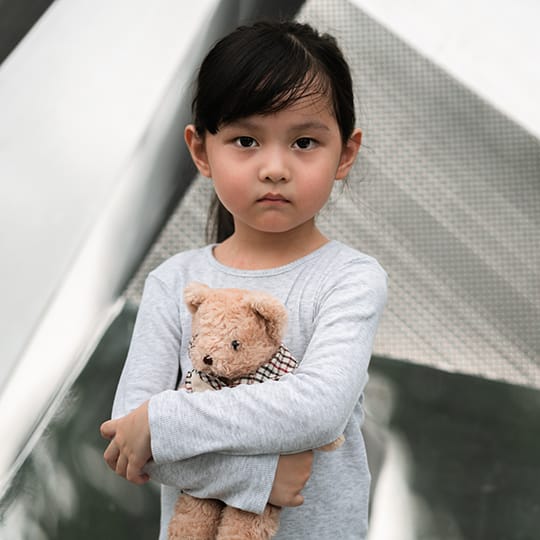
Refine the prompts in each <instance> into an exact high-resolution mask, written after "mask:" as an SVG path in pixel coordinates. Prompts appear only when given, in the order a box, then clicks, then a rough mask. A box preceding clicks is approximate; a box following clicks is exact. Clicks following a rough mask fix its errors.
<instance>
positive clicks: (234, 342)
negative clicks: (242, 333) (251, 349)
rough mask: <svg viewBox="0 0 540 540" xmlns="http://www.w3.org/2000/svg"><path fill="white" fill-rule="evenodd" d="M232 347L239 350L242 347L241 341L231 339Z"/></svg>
mask: <svg viewBox="0 0 540 540" xmlns="http://www.w3.org/2000/svg"><path fill="white" fill-rule="evenodd" d="M231 347H232V348H233V349H234V350H235V351H237V350H238V349H239V348H240V342H239V341H238V340H236V339H233V340H232V341H231Z"/></svg>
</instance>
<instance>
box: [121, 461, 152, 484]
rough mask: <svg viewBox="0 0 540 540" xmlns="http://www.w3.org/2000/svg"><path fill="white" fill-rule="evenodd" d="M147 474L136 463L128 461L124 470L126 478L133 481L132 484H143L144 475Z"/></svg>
mask: <svg viewBox="0 0 540 540" xmlns="http://www.w3.org/2000/svg"><path fill="white" fill-rule="evenodd" d="M145 476H148V475H146V473H144V472H143V471H142V469H141V467H139V466H138V465H137V464H135V463H132V462H130V463H128V466H127V470H126V478H127V479H128V480H129V481H130V482H133V483H134V484H144V483H145V481H144V477H145Z"/></svg>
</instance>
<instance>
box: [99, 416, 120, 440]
mask: <svg viewBox="0 0 540 540" xmlns="http://www.w3.org/2000/svg"><path fill="white" fill-rule="evenodd" d="M99 431H100V432H101V436H102V437H103V438H104V439H107V440H109V441H110V440H111V439H113V438H114V436H115V435H116V422H115V420H107V421H106V422H103V424H101V426H100V428H99Z"/></svg>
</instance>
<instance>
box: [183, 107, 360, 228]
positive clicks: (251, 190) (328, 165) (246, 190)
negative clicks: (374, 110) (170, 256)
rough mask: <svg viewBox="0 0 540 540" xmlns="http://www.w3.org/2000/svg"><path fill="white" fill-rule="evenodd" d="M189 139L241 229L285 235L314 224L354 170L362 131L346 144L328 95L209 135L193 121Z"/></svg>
mask: <svg viewBox="0 0 540 540" xmlns="http://www.w3.org/2000/svg"><path fill="white" fill-rule="evenodd" d="M185 137H186V142H187V144H188V147H189V148H190V151H191V154H192V157H193V160H194V162H195V164H196V166H197V168H198V169H199V171H200V172H201V174H203V175H204V176H207V177H209V178H212V180H213V182H214V188H215V190H216V193H217V196H218V197H219V199H220V200H221V202H222V203H223V205H224V206H225V208H227V209H228V210H229V212H231V214H232V215H233V217H234V222H235V229H236V230H237V231H238V230H240V229H242V228H248V229H251V230H255V231H259V232H261V233H283V232H288V231H291V230H293V229H297V228H302V227H306V226H308V227H309V226H312V225H313V220H314V218H315V215H316V214H317V213H318V212H319V210H321V208H322V207H323V206H324V204H325V203H326V202H327V200H328V198H329V196H330V192H331V190H332V186H333V184H334V181H335V180H341V179H343V178H345V177H346V176H347V174H348V172H349V171H350V169H351V166H352V164H353V162H354V159H355V157H356V154H357V152H358V149H359V147H360V141H361V132H360V130H355V132H354V133H353V135H352V137H351V138H350V139H349V141H347V143H346V144H345V145H344V144H343V142H342V140H341V135H340V131H339V126H338V124H337V122H336V120H335V118H334V115H333V114H332V110H331V107H330V105H329V103H328V100H327V99H326V98H323V97H319V98H318V99H317V98H314V97H309V98H303V99H301V100H299V101H297V102H296V103H294V104H293V105H291V106H290V107H288V108H285V109H283V110H281V111H278V112H277V113H273V114H268V115H253V116H249V117H247V118H242V119H239V120H236V121H234V122H231V123H229V124H226V125H224V126H222V127H221V128H220V129H219V131H218V132H217V133H216V134H215V135H212V134H210V133H207V134H206V135H205V137H204V139H201V138H200V137H198V136H197V134H196V132H195V129H194V127H193V126H192V125H190V126H188V127H187V128H186V132H185Z"/></svg>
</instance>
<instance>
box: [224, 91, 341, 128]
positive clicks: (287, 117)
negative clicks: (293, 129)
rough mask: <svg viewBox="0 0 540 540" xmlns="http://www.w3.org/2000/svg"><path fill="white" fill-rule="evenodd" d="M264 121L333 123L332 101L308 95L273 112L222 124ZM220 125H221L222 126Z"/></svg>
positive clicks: (324, 97)
mask: <svg viewBox="0 0 540 540" xmlns="http://www.w3.org/2000/svg"><path fill="white" fill-rule="evenodd" d="M266 121H284V122H287V121H290V122H291V123H304V122H308V123H311V124H314V125H315V124H321V125H322V124H325V123H335V121H336V120H335V114H334V110H333V107H332V103H331V102H330V100H329V99H328V97H326V96H321V95H308V96H303V97H301V98H299V99H298V100H295V101H293V102H292V103H289V104H287V105H285V106H284V107H283V108H278V109H277V110H276V111H274V112H269V113H260V114H259V113H255V114H252V115H250V116H245V117H241V118H237V119H234V120H231V121H230V122H227V123H226V124H224V126H226V125H242V124H243V125H249V124H252V125H257V124H264V123H265V122H266ZM224 126H222V127H224Z"/></svg>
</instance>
